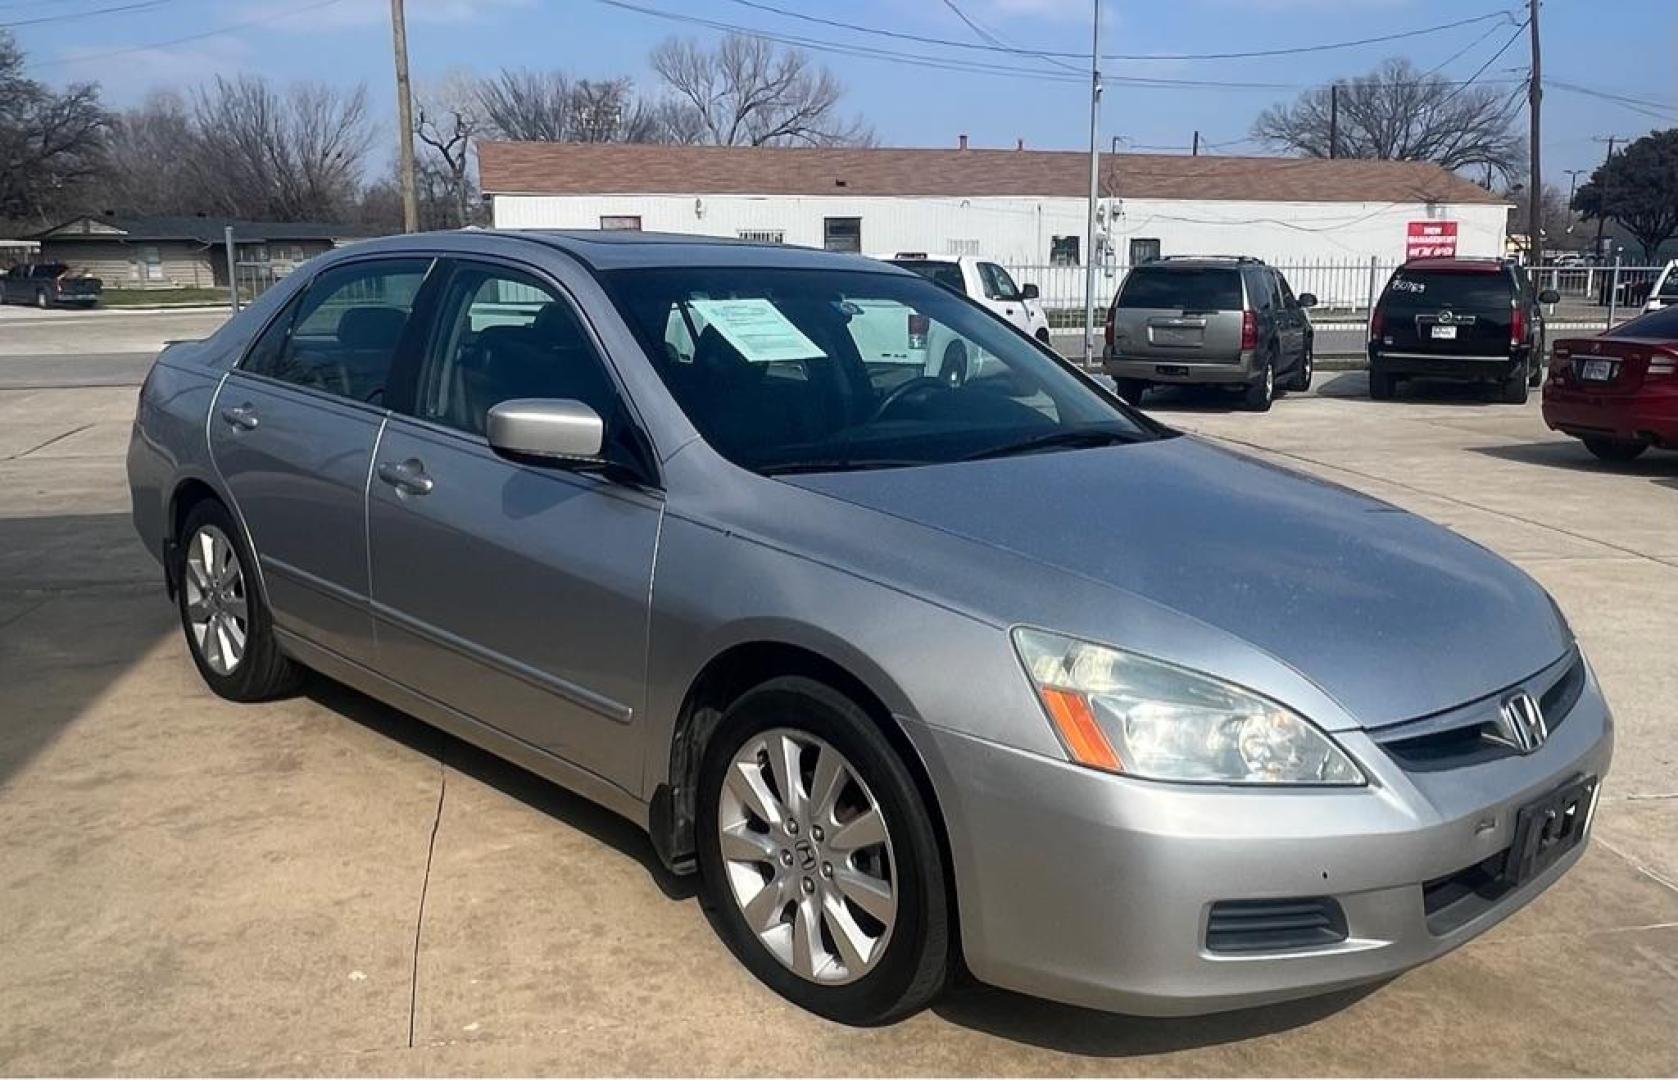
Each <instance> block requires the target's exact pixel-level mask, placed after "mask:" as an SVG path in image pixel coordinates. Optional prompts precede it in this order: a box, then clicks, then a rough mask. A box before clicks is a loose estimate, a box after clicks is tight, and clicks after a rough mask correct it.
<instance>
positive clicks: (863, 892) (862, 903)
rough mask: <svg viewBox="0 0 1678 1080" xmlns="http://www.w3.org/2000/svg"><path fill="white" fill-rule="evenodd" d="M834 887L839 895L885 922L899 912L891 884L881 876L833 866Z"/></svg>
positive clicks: (889, 920) (888, 921)
mask: <svg viewBox="0 0 1678 1080" xmlns="http://www.w3.org/2000/svg"><path fill="white" fill-rule="evenodd" d="M833 887H834V889H836V890H837V891H838V893H839V895H841V896H843V897H844V898H845V899H847V900H849V901H851V902H852V903H853V904H855V905H856V906H857V907H859V908H861V909H862V910H864V911H866V912H868V914H870V915H872V916H874V917H875V918H876V919H879V920H880V921H881V922H883V923H890V922H891V918H892V916H893V915H894V914H896V913H897V900H896V898H895V897H894V896H893V895H892V891H891V885H890V884H889V883H887V882H884V881H881V880H880V879H879V878H876V877H870V876H868V875H867V874H864V873H862V872H861V871H859V870H853V869H850V868H844V869H841V868H839V867H837V866H836V867H834V868H833Z"/></svg>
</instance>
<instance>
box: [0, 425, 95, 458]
mask: <svg viewBox="0 0 1678 1080" xmlns="http://www.w3.org/2000/svg"><path fill="white" fill-rule="evenodd" d="M92 426H93V425H92V424H83V425H82V426H81V427H74V428H71V429H70V430H69V431H61V432H59V433H58V434H57V435H54V436H53V437H52V438H50V439H48V440H47V441H46V442H44V443H41V444H39V445H37V446H31V447H30V448H29V449H27V450H25V451H23V452H22V453H21V454H13V455H12V456H10V457H8V458H7V459H6V460H7V461H16V460H18V459H19V458H26V457H28V456H29V455H30V454H33V453H34V452H35V451H37V450H45V449H46V448H47V447H49V446H51V445H52V444H53V443H55V442H63V441H64V440H65V439H68V438H69V437H70V436H72V435H80V434H81V433H82V432H84V431H86V430H87V429H88V428H90V427H92Z"/></svg>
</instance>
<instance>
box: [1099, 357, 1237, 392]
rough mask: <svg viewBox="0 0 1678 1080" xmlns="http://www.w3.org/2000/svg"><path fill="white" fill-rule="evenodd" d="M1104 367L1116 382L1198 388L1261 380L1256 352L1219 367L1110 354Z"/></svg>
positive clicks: (1208, 364)
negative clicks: (1168, 384)
mask: <svg viewBox="0 0 1678 1080" xmlns="http://www.w3.org/2000/svg"><path fill="white" fill-rule="evenodd" d="M1101 366H1102V369H1103V370H1104V371H1105V372H1106V373H1107V374H1108V375H1110V376H1112V377H1113V378H1115V379H1141V380H1142V381H1143V382H1148V383H1189V384H1194V385H1216V384H1223V385H1234V384H1236V383H1250V382H1252V381H1253V380H1254V379H1257V378H1258V377H1259V372H1260V368H1259V364H1258V354H1257V353H1255V352H1243V353H1241V355H1240V356H1238V357H1231V358H1230V360H1228V361H1224V362H1219V363H1204V362H1201V363H1185V362H1184V361H1181V360H1174V359H1172V358H1171V357H1168V356H1129V355H1126V354H1124V353H1117V352H1109V353H1107V354H1106V355H1105V356H1104V357H1102V360H1101Z"/></svg>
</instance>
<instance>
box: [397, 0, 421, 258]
mask: <svg viewBox="0 0 1678 1080" xmlns="http://www.w3.org/2000/svg"><path fill="white" fill-rule="evenodd" d="M390 30H391V36H392V38H393V39H394V40H393V44H394V46H395V49H396V114H397V120H398V124H399V126H400V128H401V138H400V141H399V142H398V143H397V147H398V161H397V163H396V164H397V170H398V172H399V174H400V176H401V182H402V231H403V232H418V231H419V199H418V196H417V195H416V194H415V191H414V98H413V94H412V92H411V91H410V90H409V88H408V23H407V20H406V19H405V18H404V17H403V12H402V0H390Z"/></svg>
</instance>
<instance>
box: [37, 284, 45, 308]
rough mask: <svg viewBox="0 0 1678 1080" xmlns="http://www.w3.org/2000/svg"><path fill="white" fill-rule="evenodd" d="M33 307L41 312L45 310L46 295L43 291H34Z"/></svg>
mask: <svg viewBox="0 0 1678 1080" xmlns="http://www.w3.org/2000/svg"><path fill="white" fill-rule="evenodd" d="M35 306H36V307H38V308H40V309H41V310H42V311H45V310H47V293H46V290H45V289H36V290H35Z"/></svg>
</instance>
